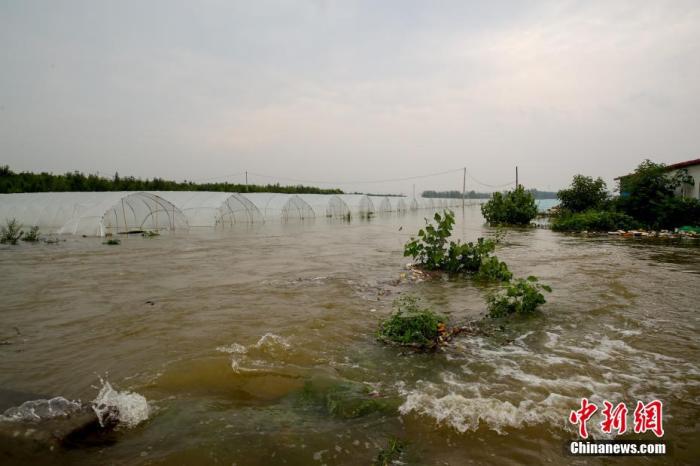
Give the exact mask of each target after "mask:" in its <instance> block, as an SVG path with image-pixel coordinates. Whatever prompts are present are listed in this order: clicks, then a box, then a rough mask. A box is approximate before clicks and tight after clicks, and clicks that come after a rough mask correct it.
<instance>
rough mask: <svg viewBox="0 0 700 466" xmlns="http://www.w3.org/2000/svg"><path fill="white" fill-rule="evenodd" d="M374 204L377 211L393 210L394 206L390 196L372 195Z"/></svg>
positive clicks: (371, 198)
mask: <svg viewBox="0 0 700 466" xmlns="http://www.w3.org/2000/svg"><path fill="white" fill-rule="evenodd" d="M369 198H370V200H371V201H372V205H374V211H375V212H377V213H383V212H391V211H392V210H393V209H392V206H391V201H390V200H389V197H387V196H370V197H369Z"/></svg>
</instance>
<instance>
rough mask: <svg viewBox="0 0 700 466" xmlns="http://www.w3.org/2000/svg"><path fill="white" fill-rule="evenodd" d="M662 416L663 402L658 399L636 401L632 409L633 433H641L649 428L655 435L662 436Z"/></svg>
mask: <svg viewBox="0 0 700 466" xmlns="http://www.w3.org/2000/svg"><path fill="white" fill-rule="evenodd" d="M662 417H663V404H662V403H661V402H660V401H659V400H654V401H652V402H650V403H647V404H644V403H642V402H641V401H637V408H636V409H635V410H634V433H635V434H642V433H644V432H646V431H647V430H650V431H652V432H654V435H656V436H657V437H663V435H664V427H663V424H662V420H661V418H662Z"/></svg>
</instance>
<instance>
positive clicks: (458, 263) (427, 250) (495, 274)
mask: <svg viewBox="0 0 700 466" xmlns="http://www.w3.org/2000/svg"><path fill="white" fill-rule="evenodd" d="M434 220H435V222H436V224H435V225H432V224H430V223H428V220H427V219H426V223H428V225H427V226H426V227H425V229H420V230H419V231H418V237H417V238H411V240H410V241H409V242H408V243H406V245H405V246H404V253H403V254H404V256H411V257H412V258H413V260H414V261H416V263H417V264H418V265H420V266H421V267H423V268H425V269H428V270H443V271H445V272H448V273H453V274H456V273H464V274H477V275H478V274H479V272H480V269H481V268H482V264H486V263H487V265H486V268H487V270H484V272H483V273H481V276H480V278H482V279H485V280H509V279H510V277H511V276H512V274H510V272H509V271H508V266H507V265H506V264H505V263H504V262H500V261H498V259H497V258H495V257H493V256H491V255H490V254H491V253H492V252H493V251H494V250H495V249H496V243H497V241H496V240H493V239H486V238H479V239H477V241H476V242H475V243H474V242H468V243H462V242H461V241H459V240H457V241H456V242H455V241H450V242H449V243H448V239H449V237H450V235H451V234H452V227H453V226H454V222H455V220H454V213H453V212H452V211H450V210H445V211H444V213H443V214H442V215H440V213H439V212H436V213H435V216H434Z"/></svg>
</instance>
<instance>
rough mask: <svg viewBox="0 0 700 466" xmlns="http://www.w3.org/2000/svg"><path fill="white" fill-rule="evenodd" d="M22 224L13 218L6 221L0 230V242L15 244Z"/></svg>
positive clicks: (20, 235) (20, 232)
mask: <svg viewBox="0 0 700 466" xmlns="http://www.w3.org/2000/svg"><path fill="white" fill-rule="evenodd" d="M23 234H24V232H23V231H22V225H20V224H19V223H17V220H15V219H14V218H13V219H11V220H8V221H7V224H6V225H5V226H3V227H2V229H1V230H0V243H2V244H17V241H19V239H20V238H21V237H22V235H23Z"/></svg>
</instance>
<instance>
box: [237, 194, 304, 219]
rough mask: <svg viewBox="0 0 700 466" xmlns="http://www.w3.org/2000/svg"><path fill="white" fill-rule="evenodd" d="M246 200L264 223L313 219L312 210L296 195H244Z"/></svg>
mask: <svg viewBox="0 0 700 466" xmlns="http://www.w3.org/2000/svg"><path fill="white" fill-rule="evenodd" d="M241 196H243V197H244V198H246V199H248V200H249V201H250V202H251V203H252V204H253V205H254V206H255V207H256V208H257V209H258V211H259V212H260V213H261V214H262V216H263V219H264V220H265V221H270V220H282V221H290V220H304V219H310V218H314V216H315V215H314V210H313V208H311V206H310V205H309V204H308V203H306V202H305V201H304V200H303V199H302V198H300V197H299V196H298V195H296V194H280V193H246V194H241Z"/></svg>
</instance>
